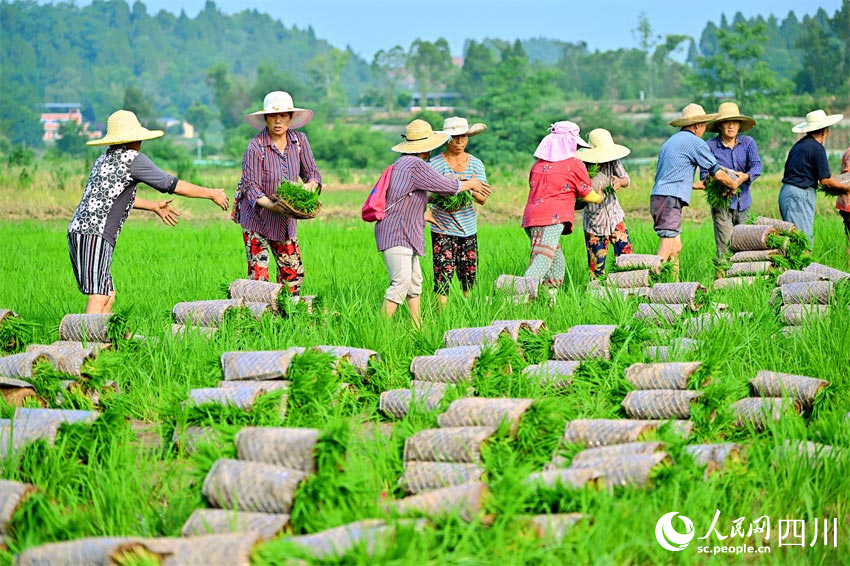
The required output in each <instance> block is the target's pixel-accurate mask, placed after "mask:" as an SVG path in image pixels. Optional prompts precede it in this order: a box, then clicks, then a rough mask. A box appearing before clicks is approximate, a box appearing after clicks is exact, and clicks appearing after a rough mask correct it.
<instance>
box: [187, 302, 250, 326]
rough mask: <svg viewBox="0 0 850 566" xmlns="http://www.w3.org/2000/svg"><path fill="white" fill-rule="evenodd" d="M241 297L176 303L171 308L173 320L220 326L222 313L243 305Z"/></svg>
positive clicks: (197, 324)
mask: <svg viewBox="0 0 850 566" xmlns="http://www.w3.org/2000/svg"><path fill="white" fill-rule="evenodd" d="M243 303H244V301H243V300H242V299H218V300H213V301H191V302H185V303H177V304H176V305H174V308H173V309H171V313H172V314H173V315H174V322H177V323H179V324H185V325H194V326H213V327H219V326H221V322H222V320H223V319H224V313H225V312H227V311H228V310H230V309H235V308H239V307H242V306H243Z"/></svg>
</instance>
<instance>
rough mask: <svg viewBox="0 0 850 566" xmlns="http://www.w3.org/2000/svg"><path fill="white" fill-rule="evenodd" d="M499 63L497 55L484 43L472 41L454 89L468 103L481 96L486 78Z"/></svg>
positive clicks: (454, 83) (467, 47)
mask: <svg viewBox="0 0 850 566" xmlns="http://www.w3.org/2000/svg"><path fill="white" fill-rule="evenodd" d="M497 63H498V58H497V57H496V53H495V52H494V51H493V49H492V48H490V47H488V46H487V45H485V44H484V43H478V42H475V41H470V42H469V43H468V44H467V46H466V52H465V54H464V58H463V67H462V68H461V70H460V72H459V73H458V74H457V75H455V79H454V81H453V83H452V85H453V88H454V89H455V90H456V91H457V92H458V94H460V96H461V97H462V98H463V100H465V101H466V102H469V101H471V100H473V99H474V98H476V97H477V96H479V95H480V94H481V90H482V88H483V85H484V77H485V76H486V75H487V73H489V72H490V70H491V69H492V68H493V67H494V66H495V65H496V64H497Z"/></svg>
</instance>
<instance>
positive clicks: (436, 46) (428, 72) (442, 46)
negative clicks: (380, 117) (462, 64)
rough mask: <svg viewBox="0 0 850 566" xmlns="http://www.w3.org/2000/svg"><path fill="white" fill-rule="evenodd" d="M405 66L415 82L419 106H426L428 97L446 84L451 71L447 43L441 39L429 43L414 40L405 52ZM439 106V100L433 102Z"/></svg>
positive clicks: (449, 52) (450, 57)
mask: <svg viewBox="0 0 850 566" xmlns="http://www.w3.org/2000/svg"><path fill="white" fill-rule="evenodd" d="M407 66H408V68H409V69H410V72H411V73H412V74H413V78H414V79H415V80H416V86H417V89H418V90H419V105H420V106H421V107H423V108H425V107H426V106H427V105H428V95H429V94H430V93H431V91H432V90H433V91H434V92H436V91H437V89H438V88H439V87H440V86H441V85H443V84H446V83H447V82H448V81H449V79H450V77H449V73H450V71H451V69H452V54H451V51H450V50H449V44H448V42H447V41H446V40H445V39H443V38H442V37H441V38H440V39H438V40H437V41H435V42H434V43H431V42H430V41H423V40H421V39H417V40H415V41H414V42H413V43H412V44H411V45H410V49H409V50H408V52H407ZM434 102H435V104H439V103H440V101H439V98H438V99H437V100H435V101H434Z"/></svg>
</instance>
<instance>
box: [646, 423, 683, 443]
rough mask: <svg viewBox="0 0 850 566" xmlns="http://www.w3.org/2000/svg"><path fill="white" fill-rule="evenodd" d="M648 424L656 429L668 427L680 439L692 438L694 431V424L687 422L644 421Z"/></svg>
mask: <svg viewBox="0 0 850 566" xmlns="http://www.w3.org/2000/svg"><path fill="white" fill-rule="evenodd" d="M643 422H645V423H646V424H648V425H650V426H653V427H655V428H656V429H660V428H661V427H663V426H668V427H669V429H670V432H672V433H673V434H675V435H676V436H678V437H679V438H683V439H685V440H687V439H688V438H690V436H691V433H692V432H693V431H694V422H693V421H686V420H667V419H665V420H646V421H643Z"/></svg>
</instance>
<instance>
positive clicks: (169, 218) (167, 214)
mask: <svg viewBox="0 0 850 566" xmlns="http://www.w3.org/2000/svg"><path fill="white" fill-rule="evenodd" d="M173 200H174V199H173V198H170V199H168V200H158V201H157V200H145V199H141V198H137V199H136V200H135V202H134V203H133V208H137V209H139V210H147V211H149V212H153V213H155V214H156V215H157V216H159V217H160V219H161V220H162V221H163V222H165V223H166V224H168V225H169V226H176V225H177V217H178V216H180V213H179V212H177V211H176V210H174V209H173V208H171V206H169V205H170V204H171V201H173Z"/></svg>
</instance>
